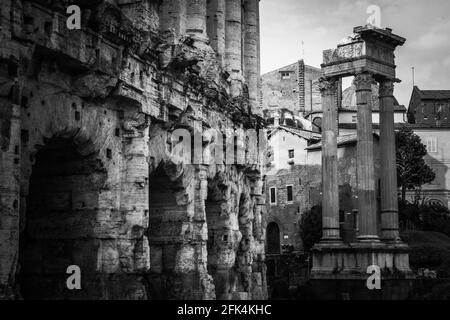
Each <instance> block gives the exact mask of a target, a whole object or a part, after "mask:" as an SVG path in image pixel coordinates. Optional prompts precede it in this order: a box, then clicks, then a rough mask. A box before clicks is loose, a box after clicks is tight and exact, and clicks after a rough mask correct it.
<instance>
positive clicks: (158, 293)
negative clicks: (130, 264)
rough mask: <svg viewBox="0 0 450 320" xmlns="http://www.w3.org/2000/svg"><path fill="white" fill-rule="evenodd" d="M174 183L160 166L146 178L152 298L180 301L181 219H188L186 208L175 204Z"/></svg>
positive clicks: (182, 289)
mask: <svg viewBox="0 0 450 320" xmlns="http://www.w3.org/2000/svg"><path fill="white" fill-rule="evenodd" d="M176 192H177V188H176V183H174V182H172V181H171V180H170V179H169V177H168V176H167V174H166V172H165V170H164V168H163V166H162V165H160V166H159V167H158V168H157V169H156V170H155V171H154V172H153V173H152V174H151V175H150V179H149V201H150V203H149V230H148V235H147V236H148V240H149V245H150V266H151V269H150V271H151V272H150V274H149V275H148V281H149V296H150V298H151V299H155V300H163V299H176V298H183V292H186V291H187V288H183V279H181V278H180V277H179V276H178V275H177V274H176V272H175V271H176V270H175V269H176V264H177V253H178V252H179V251H180V247H181V244H182V243H183V239H182V238H181V233H182V232H181V230H182V226H183V219H184V220H185V219H187V214H186V210H187V209H186V206H181V205H178V203H177V199H176Z"/></svg>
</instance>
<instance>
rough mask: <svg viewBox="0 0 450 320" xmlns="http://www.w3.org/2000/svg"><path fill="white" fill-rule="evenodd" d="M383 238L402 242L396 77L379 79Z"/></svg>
mask: <svg viewBox="0 0 450 320" xmlns="http://www.w3.org/2000/svg"><path fill="white" fill-rule="evenodd" d="M379 97H380V140H381V142H380V145H381V146H382V148H380V154H381V172H380V174H381V237H382V239H383V240H386V241H393V242H399V241H400V235H399V226H398V196H397V189H398V188H397V164H396V151H395V131H394V80H392V79H383V80H381V81H380V91H379Z"/></svg>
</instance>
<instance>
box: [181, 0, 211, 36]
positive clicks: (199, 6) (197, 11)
mask: <svg viewBox="0 0 450 320" xmlns="http://www.w3.org/2000/svg"><path fill="white" fill-rule="evenodd" d="M206 11H207V10H206V0H186V34H188V35H190V36H193V37H196V38H198V39H200V40H206V39H207V38H208V36H207V35H206Z"/></svg>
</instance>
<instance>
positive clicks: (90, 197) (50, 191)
mask: <svg viewBox="0 0 450 320" xmlns="http://www.w3.org/2000/svg"><path fill="white" fill-rule="evenodd" d="M106 179H107V173H106V170H105V169H104V168H103V166H102V163H101V161H100V160H98V159H97V157H96V155H95V154H91V155H87V156H85V155H81V154H80V153H79V152H78V151H77V146H76V145H75V144H74V142H73V141H72V140H68V139H59V138H58V139H56V138H55V139H52V140H50V141H49V142H48V143H47V144H46V146H45V147H44V148H42V149H41V150H40V151H39V152H38V153H37V154H36V157H35V165H34V166H33V170H32V175H31V178H30V184H29V192H28V197H27V201H26V210H22V211H24V212H25V214H24V215H23V216H22V217H21V234H20V240H19V242H20V250H19V268H20V269H19V273H18V284H19V288H20V292H21V295H22V297H23V298H24V299H97V298H99V297H100V295H101V294H102V290H101V288H100V281H99V278H98V274H97V273H96V270H97V260H98V259H97V252H98V248H99V240H97V239H96V235H95V232H94V225H95V223H96V218H97V214H98V212H99V210H100V209H99V207H100V204H99V195H100V193H101V192H102V191H101V190H102V188H103V187H104V185H105V182H106ZM23 209H25V208H23ZM72 265H76V266H78V267H80V269H81V274H82V277H81V290H69V289H68V288H67V285H66V280H67V278H68V277H69V276H70V275H68V274H66V272H67V268H68V267H69V266H72Z"/></svg>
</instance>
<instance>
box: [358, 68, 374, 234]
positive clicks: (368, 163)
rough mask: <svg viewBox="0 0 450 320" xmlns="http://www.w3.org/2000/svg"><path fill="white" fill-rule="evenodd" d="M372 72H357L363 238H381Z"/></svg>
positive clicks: (360, 211) (359, 200) (359, 188)
mask: <svg viewBox="0 0 450 320" xmlns="http://www.w3.org/2000/svg"><path fill="white" fill-rule="evenodd" d="M373 83H374V79H373V77H372V75H371V74H369V73H361V74H358V75H356V77H355V79H354V84H355V86H356V104H357V108H358V114H357V118H358V124H357V132H358V142H357V143H358V144H357V151H356V167H357V169H356V175H357V192H358V211H359V236H358V240H359V241H362V242H378V241H379V237H378V228H377V203H376V189H375V185H376V184H375V168H374V154H373V127H372V84H373Z"/></svg>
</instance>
